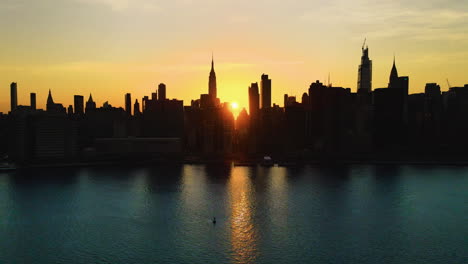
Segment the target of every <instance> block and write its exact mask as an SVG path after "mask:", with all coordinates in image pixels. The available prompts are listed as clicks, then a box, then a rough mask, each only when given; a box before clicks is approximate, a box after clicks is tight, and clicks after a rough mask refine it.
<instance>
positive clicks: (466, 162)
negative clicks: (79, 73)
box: [16, 158, 468, 169]
mask: <svg viewBox="0 0 468 264" xmlns="http://www.w3.org/2000/svg"><path fill="white" fill-rule="evenodd" d="M173 165H179V166H180V165H224V166H233V167H258V166H260V167H300V166H347V165H414V166H468V159H461V158H459V159H456V160H447V159H419V160H418V159H407V160H391V159H372V160H370V159H369V160H362V159H361V160H350V159H346V160H341V159H337V160H333V159H328V160H323V159H312V160H308V161H304V160H300V161H290V160H287V161H284V160H278V161H271V162H268V163H266V162H263V161H259V160H257V159H252V160H236V159H195V160H194V159H182V160H171V161H168V160H146V161H128V160H115V161H95V162H91V161H86V162H51V163H40V164H39V163H29V164H23V165H20V166H17V167H16V168H17V169H36V168H68V167H76V168H85V167H106V166H116V167H138V166H173Z"/></svg>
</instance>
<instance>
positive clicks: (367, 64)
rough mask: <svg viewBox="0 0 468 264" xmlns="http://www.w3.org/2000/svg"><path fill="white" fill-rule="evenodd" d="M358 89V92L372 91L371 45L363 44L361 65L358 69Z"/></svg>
mask: <svg viewBox="0 0 468 264" xmlns="http://www.w3.org/2000/svg"><path fill="white" fill-rule="evenodd" d="M364 44H365V43H364ZM357 91H358V93H370V92H371V91H372V61H371V60H370V59H369V47H367V46H366V47H364V45H362V56H361V65H359V70H358V83H357Z"/></svg>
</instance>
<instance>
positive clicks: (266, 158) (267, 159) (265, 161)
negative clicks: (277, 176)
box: [260, 156, 275, 167]
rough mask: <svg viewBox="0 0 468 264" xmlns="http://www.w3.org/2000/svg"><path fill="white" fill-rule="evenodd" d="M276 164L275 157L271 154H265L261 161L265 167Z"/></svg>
mask: <svg viewBox="0 0 468 264" xmlns="http://www.w3.org/2000/svg"><path fill="white" fill-rule="evenodd" d="M274 165H275V164H274V162H273V159H272V158H271V157H270V156H264V157H263V160H262V161H261V162H260V166H263V167H272V166H274Z"/></svg>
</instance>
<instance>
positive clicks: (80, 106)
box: [73, 95, 84, 115]
mask: <svg viewBox="0 0 468 264" xmlns="http://www.w3.org/2000/svg"><path fill="white" fill-rule="evenodd" d="M73 101H74V102H73V103H74V106H75V114H78V115H83V114H84V97H83V96H82V95H75V96H73Z"/></svg>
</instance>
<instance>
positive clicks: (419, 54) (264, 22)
mask: <svg viewBox="0 0 468 264" xmlns="http://www.w3.org/2000/svg"><path fill="white" fill-rule="evenodd" d="M0 35H1V36H2V38H1V42H0V58H1V59H0V85H1V87H3V88H1V89H0V112H8V111H9V108H10V102H9V97H10V89H9V85H10V83H11V82H17V83H18V100H19V104H21V105H29V93H30V92H36V93H37V100H38V101H37V104H38V107H39V108H44V107H45V102H46V98H47V92H48V90H49V89H51V90H52V94H53V97H54V100H55V101H56V102H58V103H62V104H64V106H68V105H69V104H73V95H75V94H80V95H85V98H86V99H87V97H88V95H89V93H92V94H93V98H94V99H95V101H97V104H98V105H99V106H101V105H102V104H103V103H104V102H105V101H109V103H111V104H112V105H114V106H123V104H124V94H125V93H127V92H129V93H131V94H132V99H133V101H134V100H135V98H138V99H139V101H141V98H142V97H143V96H144V95H148V96H150V95H151V92H153V91H154V90H155V89H156V87H157V85H158V84H159V83H160V82H163V83H165V84H166V85H167V96H168V97H169V98H177V99H182V100H184V104H185V105H188V104H189V103H190V100H191V99H197V98H199V95H200V94H201V93H207V92H208V75H209V70H210V62H211V52H214V57H215V70H216V74H217V80H218V95H219V97H220V98H221V100H222V101H227V102H233V101H236V102H238V103H239V105H240V107H247V105H248V104H247V101H248V96H247V87H248V86H249V85H250V83H251V82H259V81H260V76H261V74H262V73H266V74H269V76H270V78H271V79H272V96H273V102H274V103H277V104H280V105H282V101H283V100H282V98H283V94H285V93H288V94H290V95H296V96H297V97H298V98H300V97H301V95H302V93H303V92H305V91H306V90H307V88H308V86H309V84H310V83H311V82H313V81H315V80H317V79H319V80H321V81H324V80H325V79H326V78H327V77H328V73H330V75H331V82H332V83H333V85H335V86H343V87H349V88H351V89H352V91H355V90H356V83H357V68H358V65H359V63H360V56H361V45H362V42H363V40H364V38H367V43H368V45H369V53H370V58H371V59H372V60H373V88H381V87H386V86H387V83H388V76H389V73H390V69H391V66H392V60H393V54H396V62H397V68H398V73H399V74H400V75H409V76H410V93H416V92H422V91H423V90H424V85H425V83H427V82H437V83H439V84H440V85H441V87H442V90H447V89H448V87H447V82H446V79H447V78H448V79H449V81H450V84H451V85H452V86H462V85H463V84H465V83H468V74H467V73H468V2H467V1H466V0H448V1H435V0H424V1H423V0H413V1H403V0H393V1H379V0H373V1H371V0H355V1H349V0H347V1H344V0H326V1H325V0H289V1H284V0H270V1H267V0H257V1H252V0H237V1H225V0H197V1H195V0H171V1H160V0H41V1H35V0H2V1H0Z"/></svg>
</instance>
